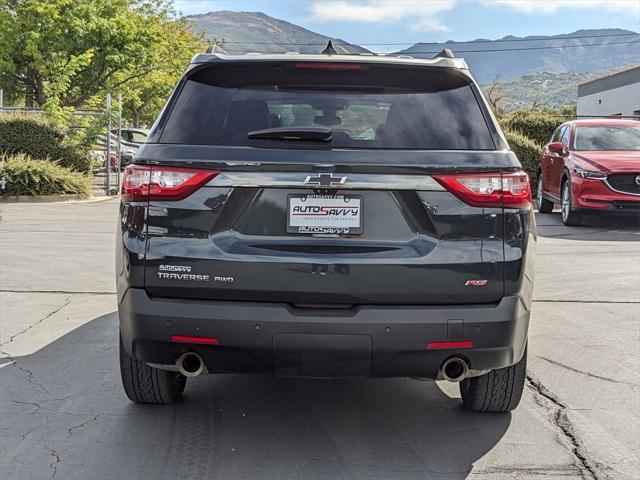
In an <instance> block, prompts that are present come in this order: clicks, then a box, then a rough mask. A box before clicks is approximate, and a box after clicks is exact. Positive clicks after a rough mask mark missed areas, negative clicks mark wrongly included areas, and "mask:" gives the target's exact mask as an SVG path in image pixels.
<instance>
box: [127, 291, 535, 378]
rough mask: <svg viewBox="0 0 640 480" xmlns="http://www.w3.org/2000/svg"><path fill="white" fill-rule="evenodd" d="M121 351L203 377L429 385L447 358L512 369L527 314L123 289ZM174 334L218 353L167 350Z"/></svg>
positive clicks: (509, 300) (181, 346)
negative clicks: (456, 343) (257, 375)
mask: <svg viewBox="0 0 640 480" xmlns="http://www.w3.org/2000/svg"><path fill="white" fill-rule="evenodd" d="M119 314H120V331H121V333H122V337H123V341H124V344H125V348H126V349H127V351H128V352H129V353H130V354H132V355H133V356H134V357H136V358H138V359H139V360H142V361H145V362H149V363H155V364H165V365H168V364H173V363H174V362H175V359H176V358H177V356H178V355H180V354H181V353H183V352H184V351H187V350H192V351H197V352H198V353H200V355H202V357H203V358H204V359H205V363H206V365H207V370H208V371H209V372H260V371H275V372H276V373H277V374H279V375H285V376H316V377H340V376H348V377H353V376H419V377H425V378H437V376H438V372H439V370H440V366H441V365H442V362H443V361H444V360H445V359H446V358H448V357H449V356H451V355H459V356H462V357H464V358H466V359H467V360H468V361H469V363H470V366H471V368H472V369H474V370H486V369H495V368H502V367H506V366H509V365H513V364H514V363H516V362H517V361H518V360H520V358H521V357H522V354H523V352H524V348H525V344H526V339H527V329H528V324H529V310H528V309H527V308H526V307H525V304H524V303H523V302H522V300H521V299H520V297H517V296H513V297H504V298H503V299H502V300H501V301H500V303H499V304H497V305H496V304H494V305H468V306H467V305H465V306H378V305H369V306H360V307H357V308H353V309H349V310H346V311H345V310H339V311H336V310H331V309H307V308H302V309H300V308H295V307H292V306H290V305H288V304H280V303H257V302H222V301H198V300H179V299H168V298H153V297H149V296H148V295H147V293H146V292H145V291H144V290H143V289H137V288H130V289H129V290H128V291H127V292H126V294H125V295H124V297H123V299H122V301H121V302H120V304H119ZM173 335H182V336H196V337H214V338H216V339H218V341H219V345H196V344H187V343H173V342H171V337H172V336H173ZM447 340H472V341H473V342H474V346H473V348H465V349H426V348H425V345H426V343H427V342H431V341H447Z"/></svg>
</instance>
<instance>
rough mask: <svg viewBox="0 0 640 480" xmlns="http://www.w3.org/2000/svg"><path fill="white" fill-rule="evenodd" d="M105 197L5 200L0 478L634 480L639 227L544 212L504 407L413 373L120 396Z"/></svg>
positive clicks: (110, 223)
mask: <svg viewBox="0 0 640 480" xmlns="http://www.w3.org/2000/svg"><path fill="white" fill-rule="evenodd" d="M117 206H118V203H117V200H115V199H112V200H107V201H99V202H78V203H64V204H54V203H50V204H1V205H0V213H1V221H0V222H1V223H0V268H1V273H0V319H1V320H0V345H1V348H0V349H1V350H2V359H1V360H0V363H1V364H2V365H1V366H0V472H2V473H1V474H0V476H1V477H2V478H4V479H5V480H10V479H20V480H22V479H30V480H37V479H49V478H57V479H64V480H70V479H83V480H84V479H94V480H99V479H125V478H126V479H177V478H179V479H199V478H229V479H245V478H246V479H250V478H278V479H288V478H305V479H315V478H331V479H341V478H384V479H387V478H401V479H430V478H443V479H462V478H467V477H471V478H475V477H478V478H483V479H485V478H486V479H513V478H526V479H534V478H567V479H573V478H576V479H578V478H586V479H605V478H610V479H616V480H617V479H631V478H637V473H638V471H639V470H640V461H639V454H640V445H639V438H640V437H639V435H640V378H639V373H638V371H639V367H640V353H639V352H640V349H639V348H638V345H639V342H640V233H639V232H638V229H637V227H635V228H634V227H628V226H626V227H625V226H624V224H621V223H619V222H611V221H607V222H605V223H602V222H598V223H595V224H592V225H589V226H586V227H579V228H570V227H564V226H562V224H561V222H560V218H559V214H552V215H540V216H538V233H539V239H538V240H539V241H538V256H537V265H536V266H537V276H536V293H535V303H534V307H533V315H532V319H531V330H530V340H529V376H528V382H527V388H526V389H525V394H524V399H523V402H522V403H521V405H520V407H519V408H518V409H517V410H516V411H515V412H513V414H505V415H496V414H478V413H471V412H468V411H465V410H464V409H463V408H462V407H461V405H460V403H459V400H458V399H457V398H456V397H458V393H457V387H455V386H453V385H451V384H446V383H441V382H438V383H434V382H424V381H418V380H413V379H408V378H399V379H363V380H340V381H317V380H316V381H312V380H278V379H275V378H273V377H271V376H268V375H227V376H213V375H211V376H201V377H198V378H196V379H192V380H190V381H189V383H188V385H187V389H186V393H185V397H184V399H183V400H182V401H181V402H179V403H178V404H176V405H171V406H142V405H136V404H133V403H131V402H129V401H128V400H127V399H126V397H125V395H124V393H123V391H122V388H121V384H120V374H119V370H118V359H117V344H118V343H117V338H118V337H117V313H116V298H115V293H114V259H113V251H114V231H115V226H116V215H117Z"/></svg>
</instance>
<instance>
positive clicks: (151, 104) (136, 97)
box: [116, 15, 205, 127]
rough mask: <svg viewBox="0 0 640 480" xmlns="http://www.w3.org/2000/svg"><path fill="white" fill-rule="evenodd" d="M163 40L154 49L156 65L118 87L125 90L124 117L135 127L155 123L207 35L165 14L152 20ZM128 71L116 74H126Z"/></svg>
mask: <svg viewBox="0 0 640 480" xmlns="http://www.w3.org/2000/svg"><path fill="white" fill-rule="evenodd" d="M150 22H154V25H153V28H154V29H157V31H158V32H160V34H161V36H162V39H163V41H162V42H159V43H158V44H157V45H156V46H155V48H154V50H153V52H152V58H151V60H152V64H153V65H154V66H155V68H154V69H153V70H151V71H150V72H149V73H148V74H146V75H143V76H139V77H136V78H133V79H131V80H129V81H128V82H126V83H124V84H122V85H121V88H119V89H118V91H119V92H120V93H122V102H123V109H124V113H123V114H124V117H125V118H126V119H128V120H129V121H130V122H131V123H132V125H133V126H134V127H139V126H141V125H147V126H148V125H151V124H152V123H153V121H154V120H155V118H156V116H157V115H158V113H159V112H160V110H161V109H162V107H163V106H164V103H165V101H166V100H167V98H168V97H169V95H170V93H171V91H172V90H173V88H174V87H175V85H176V83H177V82H178V80H179V79H180V76H181V75H182V74H183V73H184V71H185V68H186V66H187V65H188V64H189V61H190V60H191V57H193V55H194V53H196V52H198V51H200V52H202V51H204V49H205V42H204V40H203V37H202V36H200V35H196V34H195V33H194V32H193V31H192V30H191V28H190V24H189V23H188V22H187V20H184V19H177V20H175V19H171V18H169V17H166V16H164V15H162V16H158V17H155V18H153V19H152V20H150ZM127 75H128V73H127V72H123V73H122V74H121V75H119V76H116V81H118V80H119V79H120V77H124V78H126V76H127Z"/></svg>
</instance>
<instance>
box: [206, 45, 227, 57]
mask: <svg viewBox="0 0 640 480" xmlns="http://www.w3.org/2000/svg"><path fill="white" fill-rule="evenodd" d="M204 53H222V54H223V55H226V54H227V52H225V51H224V48H222V47H221V46H220V45H218V44H215V45H209V46H208V47H207V49H206V50H205V52H204Z"/></svg>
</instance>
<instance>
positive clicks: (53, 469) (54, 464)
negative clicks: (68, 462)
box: [37, 441, 60, 479]
mask: <svg viewBox="0 0 640 480" xmlns="http://www.w3.org/2000/svg"><path fill="white" fill-rule="evenodd" d="M37 443H38V445H40V446H41V447H42V448H44V449H45V450H47V451H48V452H49V455H51V457H52V460H51V463H49V469H50V470H51V478H52V479H55V478H56V475H57V474H58V467H57V465H58V464H59V463H60V455H58V452H57V451H56V450H55V449H53V448H51V447H50V446H49V445H47V444H45V443H42V442H41V441H39V442H37Z"/></svg>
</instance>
